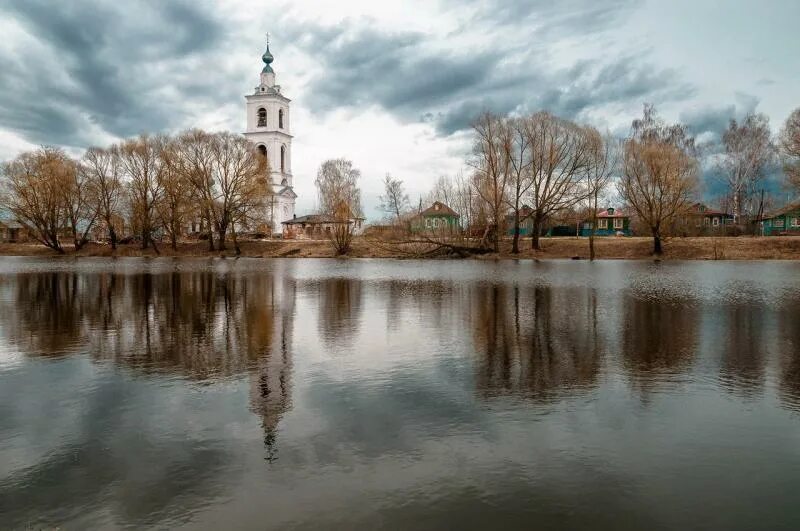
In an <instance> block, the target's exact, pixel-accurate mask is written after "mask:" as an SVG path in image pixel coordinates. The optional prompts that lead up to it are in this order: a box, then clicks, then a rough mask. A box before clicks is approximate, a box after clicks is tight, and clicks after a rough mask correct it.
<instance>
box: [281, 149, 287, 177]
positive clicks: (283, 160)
mask: <svg viewBox="0 0 800 531" xmlns="http://www.w3.org/2000/svg"><path fill="white" fill-rule="evenodd" d="M281 171H286V146H281Z"/></svg>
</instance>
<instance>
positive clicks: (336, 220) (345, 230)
mask: <svg viewBox="0 0 800 531" xmlns="http://www.w3.org/2000/svg"><path fill="white" fill-rule="evenodd" d="M360 177H361V172H360V171H359V170H358V169H357V168H355V167H353V163H352V161H349V160H347V159H343V158H341V159H330V160H326V161H325V162H323V163H322V165H320V167H319V171H317V179H316V181H315V184H316V186H317V194H318V197H319V205H320V214H322V215H323V216H326V217H327V218H329V219H330V220H331V222H332V225H333V228H332V229H331V231H330V234H329V240H330V242H331V245H332V246H333V249H334V252H336V254H337V255H344V254H347V253H348V251H349V250H350V246H351V244H352V241H353V233H354V230H355V223H356V219H355V218H357V217H360V216H361V190H360V189H359V188H358V180H359V178H360Z"/></svg>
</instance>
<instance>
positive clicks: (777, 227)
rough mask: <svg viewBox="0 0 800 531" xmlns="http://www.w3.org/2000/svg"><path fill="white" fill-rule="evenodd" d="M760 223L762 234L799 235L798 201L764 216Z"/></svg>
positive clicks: (799, 211) (799, 205) (799, 216)
mask: <svg viewBox="0 0 800 531" xmlns="http://www.w3.org/2000/svg"><path fill="white" fill-rule="evenodd" d="M760 224H761V233H762V234H763V235H764V236H781V235H797V236H800V201H798V202H796V203H792V204H791V205H787V206H785V207H783V208H781V209H779V210H776V211H775V212H772V213H771V214H768V215H766V216H764V217H763V218H761V222H760Z"/></svg>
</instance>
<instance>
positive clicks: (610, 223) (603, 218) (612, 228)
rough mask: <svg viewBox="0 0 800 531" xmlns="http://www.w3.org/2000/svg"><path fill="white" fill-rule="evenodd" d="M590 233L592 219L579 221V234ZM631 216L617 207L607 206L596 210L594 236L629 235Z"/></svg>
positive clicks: (587, 234)
mask: <svg viewBox="0 0 800 531" xmlns="http://www.w3.org/2000/svg"><path fill="white" fill-rule="evenodd" d="M591 233H592V220H591V219H586V220H584V221H583V223H581V230H580V235H581V236H589V235H591ZM631 234H632V232H631V217H630V215H629V214H627V213H625V212H624V211H622V210H619V209H617V208H613V207H609V208H604V209H602V210H599V211H598V212H597V228H595V231H594V235H595V236H617V235H622V236H630V235H631Z"/></svg>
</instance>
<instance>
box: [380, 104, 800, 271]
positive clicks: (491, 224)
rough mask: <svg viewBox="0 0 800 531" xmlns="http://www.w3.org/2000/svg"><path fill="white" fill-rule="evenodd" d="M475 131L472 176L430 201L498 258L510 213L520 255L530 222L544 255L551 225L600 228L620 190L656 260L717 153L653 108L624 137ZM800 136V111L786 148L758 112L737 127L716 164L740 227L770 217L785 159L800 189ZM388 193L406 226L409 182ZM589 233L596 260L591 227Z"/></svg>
mask: <svg viewBox="0 0 800 531" xmlns="http://www.w3.org/2000/svg"><path fill="white" fill-rule="evenodd" d="M473 132H474V146H473V151H472V156H471V157H470V158H469V160H468V161H467V166H468V168H469V173H468V174H466V175H464V174H461V175H459V176H457V177H455V178H452V179H451V178H446V177H442V178H440V179H439V180H437V181H436V182H435V183H434V185H433V188H432V191H431V194H430V199H433V200H439V201H442V202H444V203H446V204H448V205H450V206H451V207H453V208H454V209H455V210H456V211H458V212H459V213H460V214H461V216H462V224H463V225H464V227H466V228H472V227H483V228H484V232H483V235H482V238H481V246H488V247H491V248H492V249H493V250H495V251H497V250H499V245H500V239H501V234H502V232H503V229H504V225H505V221H506V216H507V215H510V218H511V222H510V225H511V226H512V227H511V228H512V234H513V240H512V253H518V252H519V245H520V243H519V242H520V236H519V234H520V230H519V227H520V224H521V223H523V222H524V221H526V220H528V218H530V220H529V221H530V222H531V224H532V226H533V229H532V237H531V246H532V248H533V249H539V248H540V242H539V235H540V234H541V232H542V228H543V225H544V223H546V222H547V220H549V219H552V218H553V217H556V216H558V215H559V214H561V213H564V212H567V211H569V210H574V209H586V210H588V211H589V215H590V217H591V221H592V227H595V226H596V225H597V219H596V215H597V212H598V206H599V204H598V203H599V198H600V197H603V195H606V194H608V193H610V192H616V193H617V194H618V195H619V197H620V198H621V200H622V201H623V202H624V203H625V204H626V206H627V208H628V209H629V210H631V211H632V213H633V214H635V216H636V217H637V218H638V221H639V222H640V224H641V225H643V226H644V227H646V229H647V230H648V231H649V233H650V234H651V235H652V237H653V252H654V253H655V254H660V253H661V252H662V250H663V248H662V239H663V237H664V235H665V234H666V233H668V232H669V231H670V230H671V229H672V228H673V227H675V226H676V225H677V224H678V223H679V221H680V220H681V218H682V217H683V216H684V215H685V214H686V212H687V211H688V209H689V207H690V206H691V205H692V204H693V203H694V202H695V201H696V199H697V197H698V195H699V191H700V190H699V173H700V161H699V156H700V155H701V154H702V152H703V151H704V150H707V149H710V146H702V147H698V146H697V145H696V143H695V139H694V138H693V137H692V135H691V134H690V133H689V131H688V128H687V127H686V126H685V125H682V124H667V123H665V122H664V121H663V120H661V119H660V118H659V117H658V115H657V113H656V111H655V109H654V108H653V106H651V105H645V108H644V112H643V115H642V117H641V118H639V119H637V120H635V121H634V122H633V123H632V126H631V130H630V133H629V135H628V137H627V138H625V139H617V138H614V137H612V136H611V135H609V134H601V133H600V132H599V131H598V130H597V129H595V128H593V127H590V126H585V125H579V124H577V123H575V122H572V121H569V120H565V119H563V118H559V117H557V116H554V115H552V114H550V113H547V112H539V113H535V114H531V115H528V116H522V117H508V116H499V115H496V114H492V113H484V114H482V115H481V116H480V117H479V118H478V119H477V120H476V121H475V122H474V124H473ZM799 137H800V109H798V110H797V111H795V112H794V113H793V114H792V115H791V116H790V118H789V120H788V121H787V123H786V126H785V127H784V129H783V131H782V133H781V135H780V139H779V141H778V142H775V141H774V140H773V138H772V136H771V133H770V128H769V121H768V119H767V118H766V117H765V116H764V115H760V114H750V115H748V116H747V117H746V118H745V119H744V120H743V121H742V122H741V123H739V122H737V121H736V120H731V122H730V123H729V126H728V128H727V130H726V131H725V133H724V135H723V137H722V146H721V149H719V150H718V152H717V153H715V154H714V156H713V157H712V158H713V160H714V161H715V162H714V164H715V165H716V168H717V170H718V173H719V174H720V175H721V178H722V179H723V181H724V183H725V185H726V188H727V190H728V192H727V197H726V198H725V199H724V200H723V201H722V202H723V203H724V206H726V207H729V208H730V209H731V211H732V213H733V215H734V218H735V221H736V222H737V223H741V224H747V223H749V222H750V221H752V220H754V219H756V218H758V217H759V216H760V215H761V214H763V208H764V203H763V189H764V180H765V177H766V175H767V172H768V171H769V169H770V168H773V167H774V162H775V160H776V155H777V154H778V152H779V151H780V152H781V153H782V154H783V159H784V167H785V172H786V175H787V176H788V178H789V181H790V182H794V183H795V185H796V186H798V189H800V139H799ZM779 148H780V149H779ZM612 185H613V186H612ZM384 189H385V193H384V195H382V196H381V197H380V200H381V208H382V209H383V210H384V211H385V212H387V213H388V214H389V215H390V217H391V218H392V219H393V220H395V221H396V222H400V221H401V220H402V219H403V215H404V212H407V211H408V210H410V209H411V208H410V205H409V201H408V196H407V195H406V194H405V191H404V189H403V185H402V182H401V181H399V180H397V179H394V178H392V177H391V176H388V175H387V177H386V179H385V180H384ZM524 207H529V208H524ZM591 234H592V236H590V238H589V247H590V256H591V257H594V238H593V229H592V231H591Z"/></svg>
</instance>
